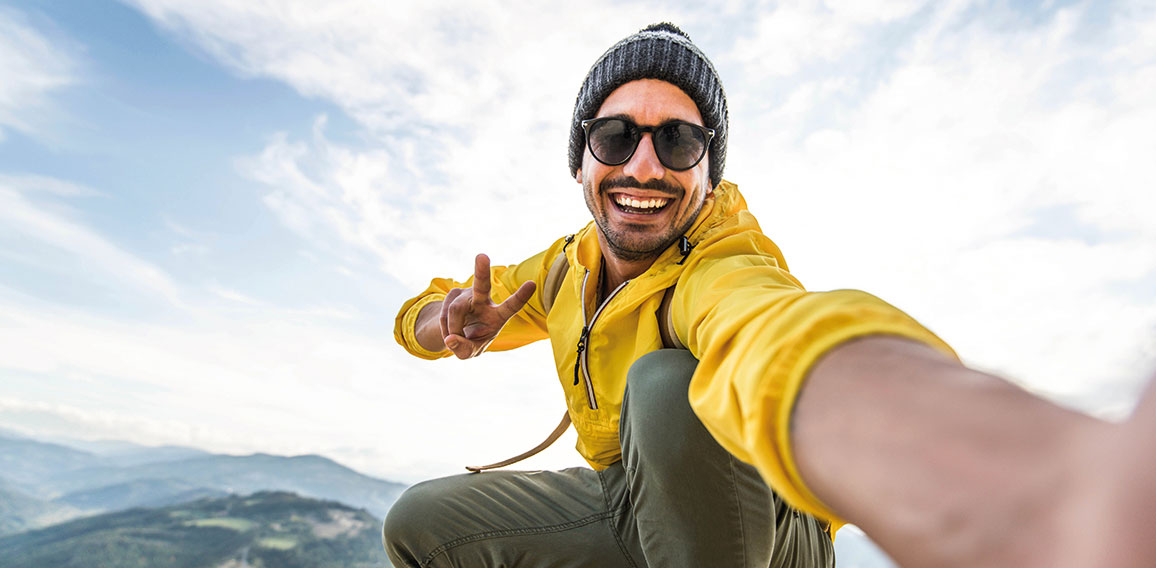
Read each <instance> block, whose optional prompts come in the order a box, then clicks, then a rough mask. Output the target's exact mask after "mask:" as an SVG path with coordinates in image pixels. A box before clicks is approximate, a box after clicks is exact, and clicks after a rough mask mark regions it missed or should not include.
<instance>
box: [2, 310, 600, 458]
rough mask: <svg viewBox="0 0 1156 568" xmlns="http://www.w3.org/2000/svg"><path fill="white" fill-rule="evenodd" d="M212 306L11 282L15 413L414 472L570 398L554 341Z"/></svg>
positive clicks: (51, 426) (498, 443)
mask: <svg viewBox="0 0 1156 568" xmlns="http://www.w3.org/2000/svg"><path fill="white" fill-rule="evenodd" d="M198 312H199V314H200V317H199V318H198V321H197V323H196V325H193V326H191V327H190V326H181V327H175V326H160V325H148V324H142V323H139V322H115V321H111V320H109V319H106V318H99V317H93V316H91V315H87V314H85V313H83V312H77V311H68V310H60V309H56V310H51V311H45V310H42V309H38V308H37V307H35V306H33V307H29V306H24V305H21V303H19V302H16V303H13V302H8V301H3V299H2V298H0V314H2V315H0V361H3V365H2V366H0V374H2V375H3V376H4V380H3V381H2V382H0V384H2V386H0V420H2V421H5V422H9V421H15V420H19V421H20V422H22V423H24V424H35V425H36V426H37V430H38V431H39V432H41V434H42V435H62V434H72V435H75V433H76V432H83V435H85V436H89V437H92V438H101V437H116V438H124V437H130V438H131V439H133V440H134V441H137V442H140V443H149V444H185V445H193V446H198V447H203V448H207V449H210V450H214V451H220V452H234V453H249V452H257V451H264V452H275V453H282V454H298V453H324V454H327V455H332V456H334V457H337V458H339V459H341V458H350V459H351V461H349V462H347V463H350V465H354V466H357V467H359V468H361V469H363V470H364V471H367V472H371V473H374V474H377V475H382V476H386V477H389V478H393V479H400V480H404V481H414V480H416V479H418V478H420V477H422V476H430V475H446V474H450V473H455V472H456V471H458V470H459V469H460V468H461V467H462V466H464V465H466V464H467V463H472V462H474V461H479V462H485V461H487V460H497V459H501V458H504V457H508V455H512V454H514V453H517V452H520V451H523V450H524V449H525V448H524V447H522V445H523V444H524V445H525V447H529V446H531V445H533V444H535V443H537V442H538V441H539V440H538V439H537V438H538V437H539V433H538V432H537V431H533V430H529V431H528V430H527V427H528V426H527V425H533V424H541V428H540V429H541V431H542V433H541V436H542V437H544V435H545V433H546V432H548V431H549V429H550V428H551V427H552V426H553V423H552V421H553V420H556V418H557V414H558V413H560V412H561V411H562V403H561V400H560V398H559V397H558V396H557V394H558V393H557V389H558V386H557V382H556V379H555V378H553V377H551V376H550V373H549V372H547V371H545V369H548V368H549V365H550V363H549V352H548V349H546V348H545V345H541V346H537V347H534V348H531V349H528V350H526V351H525V352H521V353H515V354H504V355H497V356H491V357H487V358H484V360H478V361H474V362H471V363H472V364H468V365H467V364H463V363H461V362H457V361H443V362H439V363H432V364H431V363H428V362H424V361H419V360H416V359H413V358H410V357H408V356H407V355H405V354H404V353H401V352H400V351H399V350H398V349H391V348H389V344H390V343H392V339H390V338H388V337H373V336H367V335H361V334H355V333H351V332H348V331H345V330H343V329H341V328H339V327H335V326H333V325H329V324H328V323H327V322H326V319H325V318H324V317H317V316H316V314H300V315H298V316H297V317H275V316H270V315H269V314H268V313H261V314H257V315H248V314H242V315H240V316H238V315H236V314H230V313H228V312H211V311H209V310H206V309H201V310H198ZM61 346H67V348H66V349H63V348H61ZM519 369H539V370H543V371H541V372H539V371H519ZM476 377H486V380H484V381H482V380H474V379H475V378H476ZM46 394H49V395H50V396H48V397H45V396H44V395H46ZM477 401H485V402H484V403H479V402H477ZM438 416H442V417H446V416H452V417H454V418H453V419H450V420H438V419H437V417H438ZM466 425H484V426H466ZM129 432H131V434H128V433H129ZM570 447H572V440H571V446H570ZM548 460H549V461H547V465H545V466H547V467H549V466H562V465H575V464H576V463H577V461H578V460H577V457H576V455H575V454H573V452H565V451H558V452H555V454H554V457H553V458H548Z"/></svg>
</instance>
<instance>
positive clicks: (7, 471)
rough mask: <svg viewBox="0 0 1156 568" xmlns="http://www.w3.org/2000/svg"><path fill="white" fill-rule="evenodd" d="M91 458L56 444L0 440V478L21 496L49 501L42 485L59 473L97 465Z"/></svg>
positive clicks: (1, 437) (98, 460) (89, 454)
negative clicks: (21, 494)
mask: <svg viewBox="0 0 1156 568" xmlns="http://www.w3.org/2000/svg"><path fill="white" fill-rule="evenodd" d="M101 463H102V462H101V459H100V457H98V456H97V455H95V454H92V453H89V452H84V451H80V450H75V449H72V448H68V447H65V446H61V445H59V444H50V443H46V442H39V441H36V440H31V439H27V438H16V437H7V436H0V478H3V479H4V480H5V481H7V482H8V484H9V486H14V487H16V488H18V489H21V490H22V491H24V492H25V493H28V494H31V495H34V496H41V497H53V495H45V494H44V493H43V489H44V487H43V485H42V482H43V481H44V479H46V478H47V477H49V476H51V475H53V474H55V473H57V472H61V471H70V470H76V469H83V468H86V467H94V466H97V465H100V464H101Z"/></svg>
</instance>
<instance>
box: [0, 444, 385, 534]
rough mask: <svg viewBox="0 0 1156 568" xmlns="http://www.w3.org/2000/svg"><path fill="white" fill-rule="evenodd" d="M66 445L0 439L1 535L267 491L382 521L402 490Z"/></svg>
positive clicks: (235, 462)
mask: <svg viewBox="0 0 1156 568" xmlns="http://www.w3.org/2000/svg"><path fill="white" fill-rule="evenodd" d="M68 443H69V444H75V445H77V446H79V447H67V446H64V445H61V444H57V443H50V442H44V441H38V440H33V439H30V438H26V437H22V436H18V435H13V434H5V433H2V432H0V535H3V534H11V533H15V532H19V531H22V530H28V529H35V528H41V527H44V526H47V525H48V524H51V523H56V522H60V521H63V520H67V519H70V518H75V517H78V516H82V515H93V514H99V513H106V512H112V511H120V510H124V509H129V508H132V507H160V506H166V505H174V504H179V503H185V502H188V501H193V500H196V499H200V498H204V497H221V496H224V495H229V494H248V493H254V492H257V491H270V490H276V491H290V492H293V493H297V494H300V495H304V496H306V497H313V498H317V499H328V500H333V501H340V502H342V503H345V504H347V505H350V506H354V507H360V508H365V509H367V510H369V511H370V512H371V513H372V514H374V515H377V516H379V517H384V516H385V513H386V511H388V510H389V507H390V506H392V505H393V502H394V501H395V500H396V499H397V496H398V495H399V494H400V493H401V491H402V490H404V489H405V487H406V486H405V485H403V484H400V483H392V482H389V481H384V480H380V479H376V478H373V477H369V476H367V475H362V474H360V473H357V472H356V471H353V470H352V469H349V468H347V467H345V466H342V465H340V464H338V463H336V462H334V461H332V460H330V459H328V458H324V457H321V456H314V455H307V456H296V457H284V456H272V455H267V454H254V455H250V456H224V455H216V454H209V453H207V452H204V451H202V450H197V449H193V448H185V447H180V446H162V447H150V446H140V445H137V444H131V443H128V442H120V441H100V442H81V441H75V440H73V441H68ZM81 448H83V449H81Z"/></svg>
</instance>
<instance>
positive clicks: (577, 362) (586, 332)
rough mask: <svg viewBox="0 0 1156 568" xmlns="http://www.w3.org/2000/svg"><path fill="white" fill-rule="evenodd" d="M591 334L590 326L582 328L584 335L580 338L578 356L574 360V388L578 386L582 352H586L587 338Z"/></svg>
mask: <svg viewBox="0 0 1156 568" xmlns="http://www.w3.org/2000/svg"><path fill="white" fill-rule="evenodd" d="M589 334H590V326H585V325H584V326H582V335H580V336H579V337H578V356H577V357H575V358H574V386H578V370H579V367H580V366H581V365H582V352H583V351H585V350H586V337H587V336H588V335H589Z"/></svg>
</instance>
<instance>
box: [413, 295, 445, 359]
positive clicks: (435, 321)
mask: <svg viewBox="0 0 1156 568" xmlns="http://www.w3.org/2000/svg"><path fill="white" fill-rule="evenodd" d="M441 311H442V303H441V302H431V303H429V304H426V305H425V306H423V307H422V309H421V311H420V312H418V314H417V321H416V322H415V323H414V337H415V338H417V343H418V345H421V347H422V349H425V350H427V351H432V352H434V353H440V352H441V351H444V350H445V348H446V344H445V341H444V339H443V338H442V330H441V322H440V321H439V320H440V318H441Z"/></svg>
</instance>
